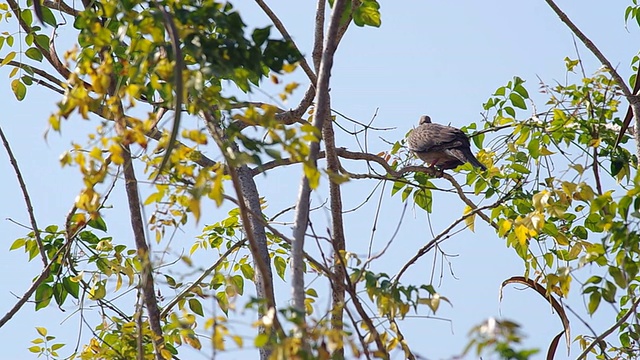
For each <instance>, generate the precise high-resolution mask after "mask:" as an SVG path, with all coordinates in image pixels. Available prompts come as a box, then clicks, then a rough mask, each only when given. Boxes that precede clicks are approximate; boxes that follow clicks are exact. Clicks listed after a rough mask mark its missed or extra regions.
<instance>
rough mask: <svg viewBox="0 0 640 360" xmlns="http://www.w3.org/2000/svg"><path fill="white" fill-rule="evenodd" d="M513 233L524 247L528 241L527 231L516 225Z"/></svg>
mask: <svg viewBox="0 0 640 360" xmlns="http://www.w3.org/2000/svg"><path fill="white" fill-rule="evenodd" d="M515 233H516V238H517V239H518V242H519V243H520V245H525V244H526V242H527V239H528V234H529V229H527V227H526V226H524V225H518V226H516V229H515Z"/></svg>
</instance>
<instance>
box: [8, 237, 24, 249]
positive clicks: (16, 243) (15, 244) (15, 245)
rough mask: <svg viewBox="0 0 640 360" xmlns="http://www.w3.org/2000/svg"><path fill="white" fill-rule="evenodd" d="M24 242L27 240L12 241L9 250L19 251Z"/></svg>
mask: <svg viewBox="0 0 640 360" xmlns="http://www.w3.org/2000/svg"><path fill="white" fill-rule="evenodd" d="M26 242H27V240H26V239H24V238H20V239H16V241H14V242H13V244H11V247H10V248H9V250H15V249H19V248H21V247H23V246H24V244H25V243H26Z"/></svg>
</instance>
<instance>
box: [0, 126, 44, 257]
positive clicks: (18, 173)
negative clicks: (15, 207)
mask: <svg viewBox="0 0 640 360" xmlns="http://www.w3.org/2000/svg"><path fill="white" fill-rule="evenodd" d="M0 138H2V143H3V144H4V148H5V149H6V150H7V155H9V161H10V162H11V166H12V167H13V171H15V173H16V178H17V179H18V183H19V184H20V190H21V191H22V196H23V197H24V202H25V203H26V205H27V213H28V214H29V220H30V221H31V227H32V228H33V233H34V234H35V238H36V243H37V244H38V250H39V251H40V257H41V259H42V263H43V264H44V266H47V264H48V262H49V261H48V260H47V254H46V252H45V251H44V245H43V243H42V237H41V235H40V229H39V228H38V224H37V223H36V216H35V215H34V213H33V205H32V204H31V197H30V196H29V192H28V191H27V184H26V183H25V182H24V178H22V172H21V171H20V168H19V167H18V161H17V160H16V158H15V156H13V151H11V147H10V146H9V141H8V140H7V138H6V136H4V131H2V127H0Z"/></svg>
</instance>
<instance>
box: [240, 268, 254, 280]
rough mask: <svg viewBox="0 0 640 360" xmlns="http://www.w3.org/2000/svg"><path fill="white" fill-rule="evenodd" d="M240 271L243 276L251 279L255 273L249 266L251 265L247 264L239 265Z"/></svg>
mask: <svg viewBox="0 0 640 360" xmlns="http://www.w3.org/2000/svg"><path fill="white" fill-rule="evenodd" d="M240 271H241V272H242V275H243V276H244V277H245V279H248V280H253V277H254V275H255V274H254V271H253V267H251V265H249V264H242V265H240Z"/></svg>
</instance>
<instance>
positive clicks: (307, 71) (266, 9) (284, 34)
mask: <svg viewBox="0 0 640 360" xmlns="http://www.w3.org/2000/svg"><path fill="white" fill-rule="evenodd" d="M256 3H257V4H258V6H260V8H261V9H262V11H264V13H265V14H267V16H268V17H269V19H271V22H272V23H273V25H275V27H276V29H278V31H280V34H282V37H284V39H285V40H287V41H288V42H290V43H291V44H292V45H293V47H294V48H295V49H296V51H297V52H298V54H302V52H301V51H300V49H298V45H296V43H295V41H293V38H292V37H291V35H290V34H289V32H288V31H287V28H285V27H284V24H283V23H282V21H280V19H279V18H278V16H277V15H276V14H275V13H274V12H273V11H272V10H271V8H269V5H267V4H266V3H265V2H264V0H256ZM300 66H301V67H302V70H304V72H305V74H307V77H308V78H309V80H310V81H311V83H312V84H315V83H316V81H317V78H316V74H315V73H314V72H313V70H312V69H311V67H310V66H309V63H308V62H307V59H306V58H305V57H304V56H302V57H301V58H300Z"/></svg>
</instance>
